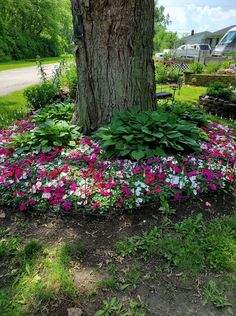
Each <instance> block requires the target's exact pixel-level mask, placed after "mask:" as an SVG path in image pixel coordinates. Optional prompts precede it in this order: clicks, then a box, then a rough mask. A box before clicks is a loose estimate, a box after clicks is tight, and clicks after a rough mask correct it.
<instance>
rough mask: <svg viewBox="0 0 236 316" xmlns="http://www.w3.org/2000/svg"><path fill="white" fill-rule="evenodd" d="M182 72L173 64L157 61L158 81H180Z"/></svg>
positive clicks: (156, 77)
mask: <svg viewBox="0 0 236 316" xmlns="http://www.w3.org/2000/svg"><path fill="white" fill-rule="evenodd" d="M180 77H181V72H180V71H179V70H177V69H174V68H173V67H171V66H167V65H164V64H163V63H157V64H156V67H155V79H156V82H157V83H166V82H175V83H177V82H178V81H179V78H180Z"/></svg>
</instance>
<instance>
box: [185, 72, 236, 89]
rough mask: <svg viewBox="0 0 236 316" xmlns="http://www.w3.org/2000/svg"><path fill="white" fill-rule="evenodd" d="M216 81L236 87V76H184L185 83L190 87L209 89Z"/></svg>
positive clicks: (187, 74)
mask: <svg viewBox="0 0 236 316" xmlns="http://www.w3.org/2000/svg"><path fill="white" fill-rule="evenodd" d="M216 81H219V82H223V83H224V84H226V85H227V86H232V87H236V75H215V74H213V75H210V74H190V73H185V74H184V83H185V84H189V85H194V86H202V87H207V86H208V85H209V83H212V82H216Z"/></svg>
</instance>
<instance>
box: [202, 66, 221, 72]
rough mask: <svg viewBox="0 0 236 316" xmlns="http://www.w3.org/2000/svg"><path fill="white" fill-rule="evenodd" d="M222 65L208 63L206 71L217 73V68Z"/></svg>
mask: <svg viewBox="0 0 236 316" xmlns="http://www.w3.org/2000/svg"><path fill="white" fill-rule="evenodd" d="M221 67H222V66H221V64H212V65H207V66H206V67H205V72H206V73H208V74H213V73H216V72H217V70H219V69H220V68H221Z"/></svg>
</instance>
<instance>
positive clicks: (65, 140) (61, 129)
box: [8, 120, 80, 153]
mask: <svg viewBox="0 0 236 316" xmlns="http://www.w3.org/2000/svg"><path fill="white" fill-rule="evenodd" d="M79 138H80V133H79V131H78V127H77V126H75V125H71V124H69V123H67V122H65V121H58V122H56V121H53V120H47V121H46V122H45V123H44V124H42V125H40V126H39V127H36V128H35V129H34V130H32V131H29V132H25V133H21V134H19V135H15V136H13V137H12V141H11V142H9V143H8V146H10V147H12V146H14V147H16V148H18V150H17V153H21V152H23V151H30V150H42V151H43V152H44V153H46V152H49V151H50V150H52V148H53V147H54V146H62V145H68V146H75V145H76V141H77V140H78V139H79Z"/></svg>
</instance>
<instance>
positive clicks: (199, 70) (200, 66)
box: [189, 63, 204, 74]
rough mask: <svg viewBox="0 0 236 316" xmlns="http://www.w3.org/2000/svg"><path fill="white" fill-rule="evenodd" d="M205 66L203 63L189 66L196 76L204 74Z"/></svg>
mask: <svg viewBox="0 0 236 316" xmlns="http://www.w3.org/2000/svg"><path fill="white" fill-rule="evenodd" d="M203 69H204V66H203V64H201V63H193V64H190V66H189V71H190V72H193V73H195V74H201V73H202V72H203Z"/></svg>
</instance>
